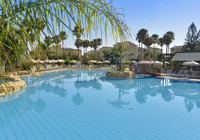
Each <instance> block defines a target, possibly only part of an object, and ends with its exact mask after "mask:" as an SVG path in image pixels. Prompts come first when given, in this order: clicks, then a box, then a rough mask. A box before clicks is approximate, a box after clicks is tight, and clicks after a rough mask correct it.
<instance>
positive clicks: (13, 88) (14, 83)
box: [0, 77, 27, 96]
mask: <svg viewBox="0 0 200 140" xmlns="http://www.w3.org/2000/svg"><path fill="white" fill-rule="evenodd" d="M7 79H8V80H11V81H10V82H8V83H7V84H6V85H5V84H2V87H0V96H2V95H5V94H10V93H15V92H17V91H19V90H20V89H22V88H25V87H26V86H27V85H26V82H25V81H24V80H21V79H20V78H18V77H7Z"/></svg>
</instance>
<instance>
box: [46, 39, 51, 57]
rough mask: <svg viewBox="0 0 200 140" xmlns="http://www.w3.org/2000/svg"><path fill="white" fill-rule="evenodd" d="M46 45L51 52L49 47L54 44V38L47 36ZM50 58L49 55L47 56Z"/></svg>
mask: <svg viewBox="0 0 200 140" xmlns="http://www.w3.org/2000/svg"><path fill="white" fill-rule="evenodd" d="M44 43H45V44H46V46H47V51H48V52H49V47H50V45H51V44H52V38H51V37H50V36H45V38H44ZM47 56H48V55H47Z"/></svg>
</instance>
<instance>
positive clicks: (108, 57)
mask: <svg viewBox="0 0 200 140" xmlns="http://www.w3.org/2000/svg"><path fill="white" fill-rule="evenodd" d="M103 57H104V59H105V60H109V59H110V57H111V55H110V51H107V50H103Z"/></svg>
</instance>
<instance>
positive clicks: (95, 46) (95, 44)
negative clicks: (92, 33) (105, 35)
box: [93, 38, 102, 57]
mask: <svg viewBox="0 0 200 140" xmlns="http://www.w3.org/2000/svg"><path fill="white" fill-rule="evenodd" d="M93 42H94V44H93V48H94V50H95V52H96V50H97V48H98V47H99V46H100V45H101V44H102V39H101V38H97V39H93ZM99 55H100V54H99ZM99 57H100V56H99Z"/></svg>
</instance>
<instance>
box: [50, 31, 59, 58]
mask: <svg viewBox="0 0 200 140" xmlns="http://www.w3.org/2000/svg"><path fill="white" fill-rule="evenodd" d="M52 42H53V43H54V44H55V45H56V58H58V44H59V43H60V42H61V37H60V36H59V35H54V36H53V37H52Z"/></svg>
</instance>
